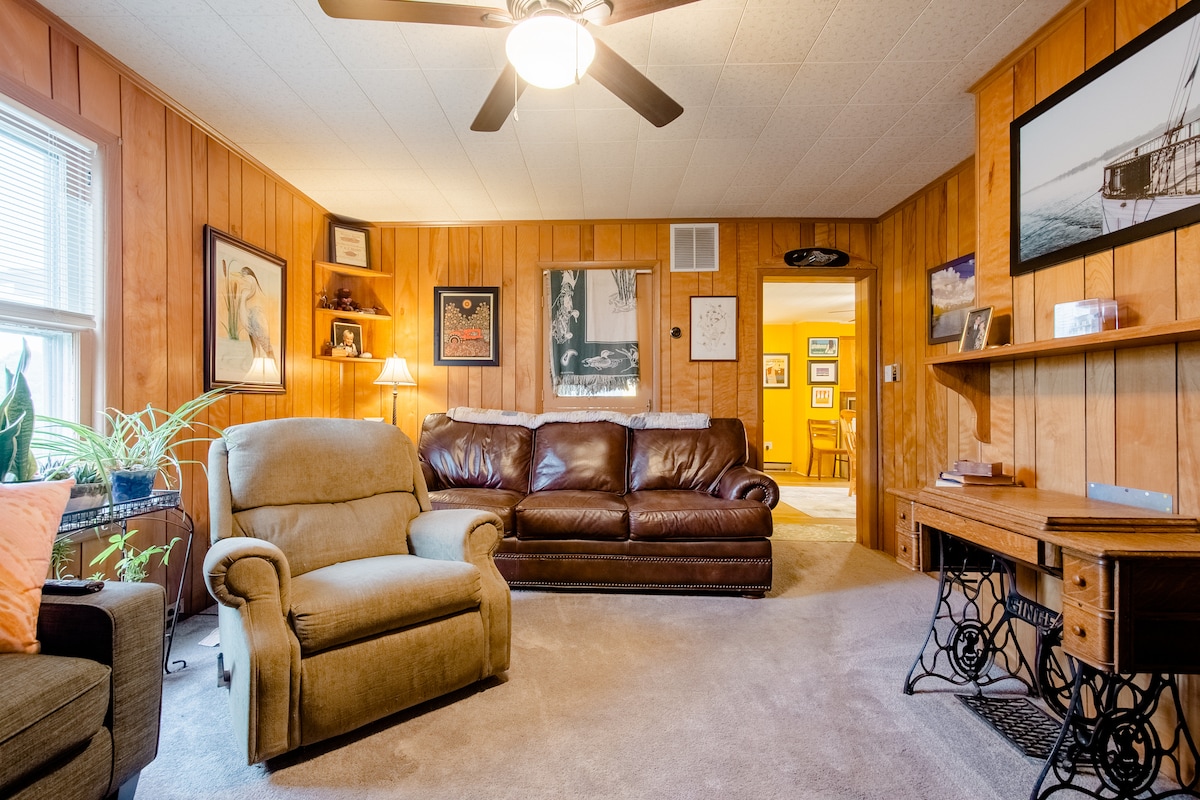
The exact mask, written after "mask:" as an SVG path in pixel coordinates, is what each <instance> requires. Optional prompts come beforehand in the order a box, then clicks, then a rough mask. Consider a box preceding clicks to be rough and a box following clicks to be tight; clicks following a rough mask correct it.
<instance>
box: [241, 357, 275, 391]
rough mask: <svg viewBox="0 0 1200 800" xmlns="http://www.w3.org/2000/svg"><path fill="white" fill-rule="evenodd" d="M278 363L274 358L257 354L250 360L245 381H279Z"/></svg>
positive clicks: (271, 382) (269, 382)
mask: <svg viewBox="0 0 1200 800" xmlns="http://www.w3.org/2000/svg"><path fill="white" fill-rule="evenodd" d="M279 379H280V375H279V365H278V364H276V363H275V359H273V358H267V357H266V356H258V357H256V358H255V359H254V360H253V361H251V362H250V370H249V371H248V372H247V373H246V382H247V383H267V384H273V383H279Z"/></svg>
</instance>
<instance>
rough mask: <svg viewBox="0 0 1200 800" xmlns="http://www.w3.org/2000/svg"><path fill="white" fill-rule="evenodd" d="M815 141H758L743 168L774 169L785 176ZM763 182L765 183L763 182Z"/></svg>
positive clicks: (743, 163)
mask: <svg viewBox="0 0 1200 800" xmlns="http://www.w3.org/2000/svg"><path fill="white" fill-rule="evenodd" d="M816 143H817V139H816V138H815V137H814V138H811V139H789V140H783V139H777V140H766V139H760V140H759V141H758V143H757V144H756V145H754V149H752V150H751V151H750V153H749V154H748V155H747V156H746V159H745V161H743V162H742V166H743V167H755V168H768V169H774V170H775V171H776V172H779V173H780V175H787V173H788V171H789V170H791V168H792V166H793V165H794V164H796V163H797V162H799V161H800V159H802V158H804V157H805V156H806V155H808V151H810V150H812V147H813V145H814V144H816ZM764 182H765V181H764Z"/></svg>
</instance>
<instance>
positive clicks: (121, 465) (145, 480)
mask: <svg viewBox="0 0 1200 800" xmlns="http://www.w3.org/2000/svg"><path fill="white" fill-rule="evenodd" d="M222 396H223V390H222V389H214V390H213V391H210V392H205V393H204V394H202V395H200V396H199V397H196V398H193V399H192V400H189V401H188V402H186V403H184V404H183V405H181V406H179V408H177V409H175V410H174V411H164V410H162V409H159V408H155V407H154V406H153V404H148V405H147V406H146V407H145V408H144V409H142V410H141V411H135V412H126V411H118V410H116V409H112V408H110V409H109V410H108V411H107V412H106V413H105V415H104V420H105V426H104V427H105V428H106V429H107V430H106V431H105V432H102V431H96V430H93V429H92V428H90V427H88V426H87V425H83V424H81V423H78V422H72V421H70V420H64V419H56V418H54V417H39V418H38V419H39V420H40V421H41V422H43V423H44V425H41V426H39V427H38V428H37V431H36V433H35V439H34V447H35V449H37V450H38V451H39V452H44V453H47V454H49V455H52V456H58V457H63V458H65V459H66V463H67V465H68V466H73V465H75V464H90V465H92V466H93V467H96V468H98V470H99V471H100V472H101V474H102V475H103V476H104V480H105V483H106V485H107V486H108V487H109V489H110V491H111V494H112V499H113V502H116V503H120V502H124V501H126V500H135V499H137V498H140V497H147V496H149V495H150V493H151V491H152V489H153V486H154V481H155V479H156V478H157V477H158V476H159V475H162V477H163V481H164V482H165V483H166V486H167V488H168V489H169V488H171V486H172V477H174V478H178V477H180V467H181V466H182V465H183V464H200V465H201V466H203V462H201V461H196V460H194V459H182V458H180V455H179V448H180V447H181V446H182V445H186V444H189V443H191V442H201V441H208V440H209V439H210V438H211V437H210V436H191V437H186V436H185V434H186V433H187V432H190V431H195V430H196V428H197V427H202V428H207V429H208V430H210V431H211V432H212V433H214V434H215V435H217V436H219V435H220V434H221V431H220V430H219V429H218V428H215V427H213V426H211V425H208V424H206V423H202V422H197V421H196V416H197V415H198V414H200V412H202V411H203V410H204V409H206V408H208V407H209V406H211V405H212V404H213V403H215V402H216V401H217V400H219V399H221V397H222ZM181 437H183V438H181Z"/></svg>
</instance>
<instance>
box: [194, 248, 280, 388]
mask: <svg viewBox="0 0 1200 800" xmlns="http://www.w3.org/2000/svg"><path fill="white" fill-rule="evenodd" d="M286 348H287V262H286V261H284V260H283V259H282V258H280V257H279V256H276V255H272V254H271V253H268V252H266V251H265V250H262V249H260V248H257V247H255V246H254V245H252V244H249V243H247V242H243V241H242V240H240V239H235V238H234V237H233V236H230V235H229V234H227V233H223V232H222V231H219V230H217V229H216V228H213V227H211V226H209V225H205V226H204V389H205V391H208V390H211V389H217V388H225V389H228V390H230V391H234V392H254V393H261V394H283V392H284V370H285V367H286V360H285V359H284V357H283V354H284V353H285V352H287V349H286Z"/></svg>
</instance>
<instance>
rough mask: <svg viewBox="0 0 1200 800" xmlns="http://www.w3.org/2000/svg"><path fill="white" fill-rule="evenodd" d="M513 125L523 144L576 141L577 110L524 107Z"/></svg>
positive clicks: (513, 121)
mask: <svg viewBox="0 0 1200 800" xmlns="http://www.w3.org/2000/svg"><path fill="white" fill-rule="evenodd" d="M508 124H510V125H513V127H514V129H515V130H516V133H517V139H518V140H520V142H521V144H522V145H523V146H524V145H527V144H537V143H538V142H574V141H575V135H576V133H575V131H576V126H575V112H574V111H568V110H559V109H538V108H531V109H522V110H521V113H520V115H519V117H518V118H517V119H516V120H510V122H509V123H508Z"/></svg>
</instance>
